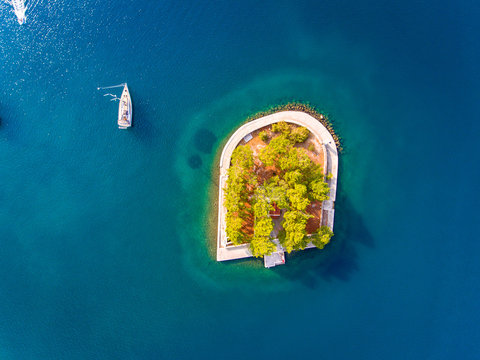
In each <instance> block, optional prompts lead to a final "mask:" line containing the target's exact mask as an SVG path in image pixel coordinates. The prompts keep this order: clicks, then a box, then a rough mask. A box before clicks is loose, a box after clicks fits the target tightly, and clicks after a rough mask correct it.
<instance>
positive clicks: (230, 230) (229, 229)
mask: <svg viewBox="0 0 480 360" xmlns="http://www.w3.org/2000/svg"><path fill="white" fill-rule="evenodd" d="M225 220H226V228H225V232H226V234H227V237H228V239H229V240H230V241H231V242H232V243H234V244H235V245H240V244H242V243H244V242H245V234H244V233H243V232H242V231H241V230H242V223H243V221H242V219H241V218H239V217H238V216H235V214H233V213H232V212H229V213H227V215H226V219H225Z"/></svg>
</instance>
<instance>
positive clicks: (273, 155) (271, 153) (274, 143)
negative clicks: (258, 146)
mask: <svg viewBox="0 0 480 360" xmlns="http://www.w3.org/2000/svg"><path fill="white" fill-rule="evenodd" d="M291 145H292V144H291V142H290V140H288V139H287V138H286V137H285V136H282V135H280V136H277V137H275V138H273V139H272V140H270V143H269V144H268V146H266V147H264V148H263V149H262V150H261V151H260V154H259V156H258V157H259V159H260V161H261V162H262V163H263V164H264V165H265V166H277V162H278V161H279V159H281V158H282V157H283V156H284V155H285V154H286V153H287V151H288V149H289V148H290V147H291Z"/></svg>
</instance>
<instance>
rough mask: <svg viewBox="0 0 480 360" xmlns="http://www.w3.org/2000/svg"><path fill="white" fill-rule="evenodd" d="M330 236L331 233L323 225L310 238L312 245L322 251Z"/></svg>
mask: <svg viewBox="0 0 480 360" xmlns="http://www.w3.org/2000/svg"><path fill="white" fill-rule="evenodd" d="M332 236H333V231H332V230H331V229H330V228H329V227H328V226H325V225H323V226H322V227H320V229H318V232H317V233H316V234H314V235H313V236H312V238H311V240H312V244H313V245H315V246H316V247H317V248H319V249H323V248H324V247H325V245H327V244H328V243H329V242H330V239H331V238H332Z"/></svg>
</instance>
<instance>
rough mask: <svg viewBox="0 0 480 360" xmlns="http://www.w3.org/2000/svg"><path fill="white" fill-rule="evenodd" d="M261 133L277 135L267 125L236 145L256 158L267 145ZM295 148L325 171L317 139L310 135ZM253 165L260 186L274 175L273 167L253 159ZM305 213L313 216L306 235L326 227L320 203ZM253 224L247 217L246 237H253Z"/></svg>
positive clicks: (310, 207) (309, 220)
mask: <svg viewBox="0 0 480 360" xmlns="http://www.w3.org/2000/svg"><path fill="white" fill-rule="evenodd" d="M294 126H295V125H294ZM261 131H265V132H266V133H267V134H268V135H269V138H270V139H271V138H273V137H275V136H276V135H277V134H275V133H273V132H272V131H271V125H269V126H265V127H263V128H260V129H257V130H255V131H254V132H252V133H251V134H252V136H253V138H252V139H251V140H250V141H249V142H248V143H246V142H245V140H243V139H242V140H241V141H240V143H239V144H238V145H248V146H249V147H250V148H251V149H252V151H253V156H254V158H257V157H258V154H259V153H260V151H261V149H262V148H264V147H265V146H266V145H267V144H266V143H265V142H263V141H262V140H261V139H260V137H259V135H258V134H259V133H260V132H261ZM267 142H268V140H267ZM312 144H313V147H314V149H313V150H310V149H309V148H312V146H311V145H312ZM295 146H296V147H299V148H303V149H305V151H306V152H307V155H308V157H309V158H310V159H311V160H312V161H313V162H314V163H315V164H320V165H322V167H323V168H324V169H325V163H324V162H325V159H324V154H323V151H322V144H321V143H320V141H319V140H318V139H317V138H315V136H313V135H312V134H310V136H309V137H308V139H307V140H306V141H305V142H303V143H301V144H297V145H295ZM255 165H257V166H256V169H257V171H256V173H257V177H258V182H259V183H260V184H262V183H263V182H264V181H265V180H267V179H269V178H270V177H272V176H273V175H274V174H275V167H264V166H262V165H261V162H260V161H259V160H258V159H255ZM307 213H309V214H311V215H313V217H312V218H310V219H308V221H307V227H306V230H307V233H308V234H312V233H314V232H315V231H316V230H317V229H318V228H319V227H320V224H321V225H326V222H327V220H326V216H327V212H326V211H323V214H322V202H321V201H314V202H312V204H310V205H309V206H308V207H307ZM322 215H323V216H322ZM253 222H254V218H253V216H251V217H249V218H248V219H247V220H246V221H245V227H244V228H243V230H244V232H245V233H246V234H247V235H253Z"/></svg>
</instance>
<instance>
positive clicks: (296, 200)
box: [224, 122, 333, 257]
mask: <svg viewBox="0 0 480 360" xmlns="http://www.w3.org/2000/svg"><path fill="white" fill-rule="evenodd" d="M271 130H272V132H273V133H274V136H271V138H270V136H269V135H268V134H267V133H266V132H262V133H261V139H262V141H264V142H266V141H269V143H268V144H267V145H266V146H265V147H264V148H263V149H262V150H261V151H260V153H259V154H258V158H257V159H255V158H254V156H253V152H252V150H251V148H250V147H249V146H248V145H244V146H238V147H237V148H236V149H235V150H234V152H233V154H232V159H231V166H230V168H229V169H228V179H227V183H226V187H225V189H224V191H225V193H224V194H225V195H224V196H225V207H226V209H227V215H226V233H227V237H228V239H229V240H230V241H231V242H232V243H233V244H235V245H239V244H242V243H249V244H250V250H251V251H252V254H253V255H254V256H257V257H261V256H263V255H266V254H271V253H272V252H273V251H275V249H276V245H275V243H274V242H273V241H272V240H273V239H272V238H271V236H270V233H271V232H272V230H273V227H274V223H273V221H272V219H271V217H270V216H269V213H270V211H271V210H273V204H274V203H275V204H276V205H277V206H278V207H279V208H280V209H284V211H285V212H284V219H283V222H282V226H283V230H281V231H280V233H279V235H278V239H279V241H280V243H281V244H282V245H283V247H284V248H285V249H286V250H287V252H291V251H293V250H299V249H305V247H306V246H307V245H308V244H309V243H310V242H312V243H313V244H314V245H315V246H317V247H318V248H323V247H324V246H325V245H326V244H327V243H328V242H329V241H330V238H331V236H332V235H333V233H332V232H331V230H330V229H329V228H328V227H327V226H322V227H320V228H319V229H318V231H317V232H316V233H315V234H310V236H307V231H306V224H307V221H308V219H309V218H311V217H312V215H311V214H309V213H308V212H307V211H306V210H307V207H308V205H310V204H311V202H312V201H324V200H327V199H328V192H329V187H328V184H327V183H326V182H325V176H324V174H323V170H322V167H321V166H320V165H318V164H315V163H314V162H313V161H312V160H311V159H310V158H309V157H308V155H307V152H306V150H305V149H303V148H301V147H298V146H295V145H296V144H299V143H303V142H304V141H306V140H307V138H308V137H309V135H310V133H309V131H308V129H306V128H304V127H296V126H292V125H289V124H288V123H286V122H279V123H275V124H272V127H271ZM260 170H262V171H260ZM266 171H267V172H268V174H269V175H268V176H263V177H262V176H259V174H260V173H261V172H262V173H263V174H265V172H266ZM252 226H253V232H252V231H251V228H252ZM249 230H250V231H249Z"/></svg>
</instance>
